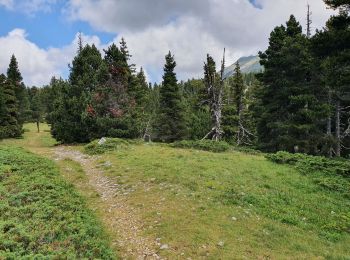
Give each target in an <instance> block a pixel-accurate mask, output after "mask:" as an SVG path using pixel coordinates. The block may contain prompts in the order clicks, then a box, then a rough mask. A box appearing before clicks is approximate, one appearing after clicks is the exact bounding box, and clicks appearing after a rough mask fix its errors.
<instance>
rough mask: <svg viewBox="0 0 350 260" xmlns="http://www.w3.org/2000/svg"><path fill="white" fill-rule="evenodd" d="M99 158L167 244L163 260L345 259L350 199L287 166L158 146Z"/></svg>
mask: <svg viewBox="0 0 350 260" xmlns="http://www.w3.org/2000/svg"><path fill="white" fill-rule="evenodd" d="M102 161H110V162H111V163H112V165H113V166H112V167H109V168H108V169H106V171H107V172H108V174H109V175H110V176H113V177H118V180H119V182H120V184H123V185H124V186H125V187H127V189H129V190H130V191H131V193H130V197H129V198H128V200H129V202H130V203H131V204H132V205H134V206H135V207H139V208H141V209H142V211H143V218H144V219H145V220H146V226H148V228H147V229H146V233H147V234H148V235H153V236H155V237H161V238H162V243H166V244H169V246H170V247H171V249H172V250H168V251H163V252H162V253H163V255H164V256H167V257H170V258H173V257H179V256H182V255H184V256H186V257H194V258H198V257H207V258H210V259H219V258H223V259H227V258H232V257H237V258H244V257H246V258H264V257H265V258H268V257H271V258H274V259H280V258H286V257H294V258H298V259H310V258H329V259H349V256H350V248H349V244H350V226H349V224H350V201H349V199H348V198H347V197H346V196H343V193H342V192H337V191H330V190H327V189H324V188H322V186H321V185H319V183H316V182H315V181H314V179H313V178H310V176H305V175H303V174H300V173H299V172H298V171H297V170H295V169H293V168H292V167H289V166H284V165H278V164H275V163H272V162H269V161H268V160H266V159H265V158H264V157H263V156H260V155H249V154H245V153H239V152H226V153H211V152H205V151H197V150H185V149H174V148H170V147H167V146H164V145H157V144H143V145H134V146H132V147H131V148H130V149H127V150H119V151H114V152H109V153H107V154H106V155H104V156H103V157H102V159H101V162H102ZM101 162H100V163H101ZM337 177H338V176H337ZM326 178H329V176H327V177H325V180H326ZM337 180H338V181H339V179H337ZM340 181H342V180H340ZM344 181H345V180H344ZM143 186H146V188H138V187H143ZM220 242H224V246H220V245H221V243H220ZM219 244H220V245H219Z"/></svg>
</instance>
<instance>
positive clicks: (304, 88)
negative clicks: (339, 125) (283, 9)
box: [257, 16, 323, 154]
mask: <svg viewBox="0 0 350 260" xmlns="http://www.w3.org/2000/svg"><path fill="white" fill-rule="evenodd" d="M308 46H309V42H308V39H307V38H306V36H305V35H303V34H302V28H301V26H300V24H299V23H298V22H297V21H296V19H295V17H294V16H291V17H290V19H289V21H288V22H287V27H284V26H279V27H276V28H275V29H274V31H273V32H272V33H271V36H270V44H269V47H268V49H267V50H266V51H265V52H264V53H260V58H261V65H263V66H264V68H265V70H264V72H263V73H262V74H261V75H260V77H259V79H260V80H261V82H262V83H263V85H264V86H263V89H262V91H261V97H260V98H261V103H260V104H261V106H262V109H260V111H262V115H261V116H260V119H259V122H258V126H257V132H258V137H259V142H260V145H261V148H263V149H264V150H267V151H278V150H287V151H290V152H305V153H312V154H315V153H318V152H319V151H318V149H319V142H320V139H321V138H320V135H322V133H321V132H320V131H319V129H318V125H317V120H318V119H319V117H320V113H322V112H323V111H322V110H320V108H319V106H318V102H317V98H316V96H315V94H316V93H315V92H317V90H316V89H314V88H313V87H312V85H311V80H312V78H311V75H312V69H311V67H312V66H311V64H312V60H311V55H310V52H309V48H308Z"/></svg>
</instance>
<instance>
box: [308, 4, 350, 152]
mask: <svg viewBox="0 0 350 260" xmlns="http://www.w3.org/2000/svg"><path fill="white" fill-rule="evenodd" d="M325 2H326V4H328V5H329V6H330V7H331V8H334V9H338V10H339V14H338V15H334V16H332V17H331V18H330V19H329V20H328V21H327V23H326V27H325V28H324V30H322V31H318V32H317V33H316V35H315V36H314V37H313V38H312V47H313V48H312V49H313V52H314V54H315V56H316V58H317V60H318V61H319V63H320V66H319V68H320V72H321V75H322V81H323V82H324V88H326V89H327V90H328V93H327V95H326V99H328V105H329V107H330V110H329V113H328V118H327V127H324V128H326V129H327V137H328V140H330V141H329V142H328V144H329V146H328V147H329V151H328V155H329V156H332V155H336V156H341V155H343V156H345V155H347V154H349V153H350V149H349V147H350V119H349V118H350V116H349V114H350V109H349V107H350V98H349V97H350V73H349V68H350V62H349V60H350V15H349V11H350V4H349V2H348V1H345V0H326V1H325ZM332 141H333V142H332Z"/></svg>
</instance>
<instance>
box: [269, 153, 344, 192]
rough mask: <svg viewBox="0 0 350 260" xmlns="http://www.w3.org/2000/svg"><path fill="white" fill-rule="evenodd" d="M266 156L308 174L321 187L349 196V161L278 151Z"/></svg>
mask: <svg viewBox="0 0 350 260" xmlns="http://www.w3.org/2000/svg"><path fill="white" fill-rule="evenodd" d="M265 156H266V158H267V159H268V160H270V161H273V162H275V163H279V164H289V165H292V166H293V167H295V168H296V169H297V170H298V171H299V172H301V173H303V174H307V175H309V176H310V177H311V178H312V179H313V181H314V182H315V183H317V184H318V185H320V186H321V187H322V188H324V189H327V190H330V191H335V192H339V193H341V194H342V195H343V196H345V197H347V198H350V162H349V161H348V160H345V159H329V158H326V157H321V156H311V155H305V154H291V153H288V152H278V153H275V154H267V155H265Z"/></svg>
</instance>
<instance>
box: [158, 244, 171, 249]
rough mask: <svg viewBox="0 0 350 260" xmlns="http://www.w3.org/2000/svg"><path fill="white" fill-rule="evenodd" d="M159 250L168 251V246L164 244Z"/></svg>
mask: <svg viewBox="0 0 350 260" xmlns="http://www.w3.org/2000/svg"><path fill="white" fill-rule="evenodd" d="M159 249H161V250H166V249H169V246H168V245H167V244H164V245H161V246H160V248H159Z"/></svg>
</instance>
